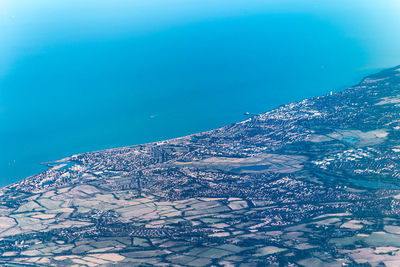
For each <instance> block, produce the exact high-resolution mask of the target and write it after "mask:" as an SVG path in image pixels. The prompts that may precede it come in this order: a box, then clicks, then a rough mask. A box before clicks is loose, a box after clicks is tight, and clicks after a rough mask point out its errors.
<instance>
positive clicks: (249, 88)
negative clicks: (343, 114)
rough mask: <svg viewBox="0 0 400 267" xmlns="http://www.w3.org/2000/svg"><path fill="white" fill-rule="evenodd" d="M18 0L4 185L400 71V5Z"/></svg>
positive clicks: (4, 128) (1, 174) (6, 101)
mask: <svg viewBox="0 0 400 267" xmlns="http://www.w3.org/2000/svg"><path fill="white" fill-rule="evenodd" d="M15 2H16V1H11V0H3V1H0V39H1V41H0V185H5V184H9V183H11V182H13V181H16V180H19V179H22V178H23V177H26V176H28V175H32V174H34V173H36V172H39V171H40V170H42V169H43V167H42V166H40V165H39V163H40V162H47V161H52V160H57V159H59V158H62V157H65V156H68V155H71V154H75V153H82V152H86V151H92V150H100V149H106V148H111V147H118V146H125V145H132V144H138V143H144V142H150V141H155V140H161V139H166V138H172V137H177V136H182V135H186V134H189V133H193V132H199V131H204V130H209V129H212V128H215V127H219V126H222V125H224V124H228V123H231V122H235V121H239V120H242V119H244V118H245V117H244V116H243V113H244V112H250V113H259V112H264V111H267V110H269V109H271V108H274V107H276V106H278V105H281V104H284V103H287V102H291V101H296V100H300V99H304V98H307V97H311V96H316V95H321V94H325V93H328V92H329V91H331V90H333V91H336V90H341V89H344V88H346V87H347V86H350V85H353V84H355V83H357V82H358V81H359V80H360V79H361V78H362V77H363V76H364V75H366V74H369V73H372V72H375V71H377V70H379V69H381V68H385V67H390V66H394V65H398V64H400V49H398V48H399V47H400V36H399V35H400V34H399V32H398V30H397V29H398V27H399V26H400V20H399V19H398V16H397V14H398V13H399V11H400V5H399V4H397V3H396V1H388V2H386V3H385V6H380V5H379V3H377V1H352V4H348V3H347V4H346V5H345V3H346V2H345V1H324V4H318V5H316V4H315V1H279V3H274V2H277V1H254V2H252V3H251V4H249V3H248V1H239V0H235V1H218V3H215V2H216V1H197V0H187V1H180V0H171V1H163V2H162V1H146V2H145V1H124V0H118V1H101V0H100V1H89V0H88V1H84V3H82V1H64V0H62V1H50V0H40V1H29V0H21V1H19V2H18V3H15ZM111 2H112V3H111ZM166 2H168V3H166ZM246 2H247V3H246ZM374 2H375V3H374Z"/></svg>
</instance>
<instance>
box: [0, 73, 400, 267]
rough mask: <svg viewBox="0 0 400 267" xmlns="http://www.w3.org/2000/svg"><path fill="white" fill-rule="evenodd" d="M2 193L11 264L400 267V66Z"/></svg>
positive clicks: (51, 172)
mask: <svg viewBox="0 0 400 267" xmlns="http://www.w3.org/2000/svg"><path fill="white" fill-rule="evenodd" d="M48 166H49V169H48V170H46V171H44V172H42V173H40V174H37V175H34V176H31V177H28V178H26V179H24V180H22V181H20V182H17V183H14V184H12V185H9V186H6V187H4V188H2V189H1V190H0V264H4V265H7V264H8V265H10V266H11V265H12V266H30V265H32V266H60V265H61V266H64V265H65V266H98V265H119V264H121V265H124V266H332V267H333V266H398V265H399V264H400V67H396V68H392V69H388V70H385V71H382V72H380V73H377V74H374V75H371V76H369V77H366V78H365V79H363V80H362V81H361V82H360V83H359V84H358V85H356V86H354V87H351V88H349V89H347V90H344V91H342V92H337V93H328V94H326V95H324V96H320V97H315V98H311V99H307V100H303V101H300V102H296V103H291V104H287V105H283V106H280V107H278V108H276V109H274V110H271V111H269V112H266V113H263V114H259V115H254V116H251V117H250V118H248V119H247V120H245V121H242V122H238V123H235V124H231V125H227V126H224V127H221V128H219V129H215V130H211V131H207V132H203V133H198V134H192V135H189V136H185V137H181V138H176V139H171V140H166V141H160V142H154V143H148V144H143V145H136V146H130V147H122V148H115V149H110V150H104V151H97V152H90V153H84V154H79V155H73V156H70V157H67V158H64V159H61V160H59V161H56V162H52V163H49V164H48Z"/></svg>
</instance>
